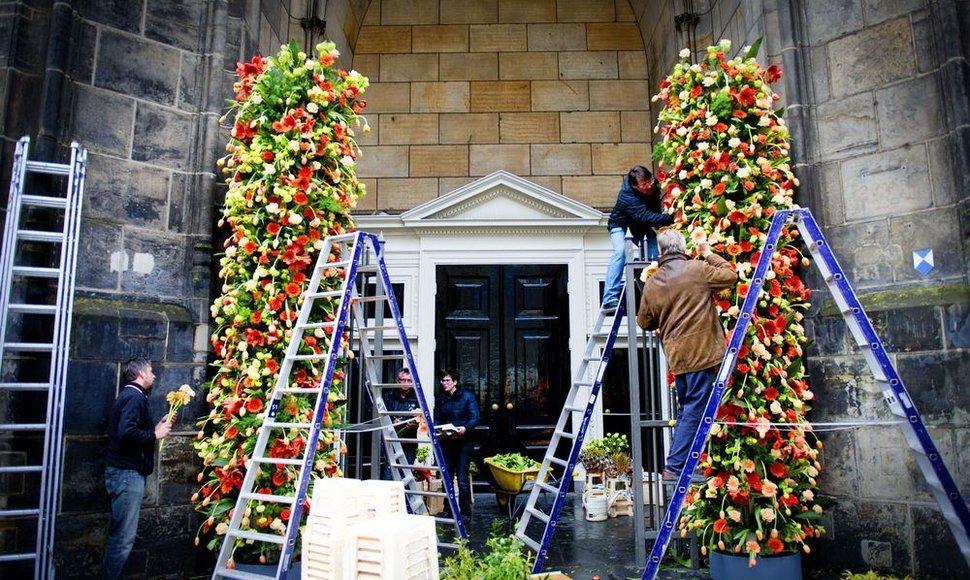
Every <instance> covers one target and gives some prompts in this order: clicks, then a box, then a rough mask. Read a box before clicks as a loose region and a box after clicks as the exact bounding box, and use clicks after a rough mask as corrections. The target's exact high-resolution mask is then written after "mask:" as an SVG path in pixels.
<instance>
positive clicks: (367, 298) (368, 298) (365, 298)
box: [354, 294, 387, 304]
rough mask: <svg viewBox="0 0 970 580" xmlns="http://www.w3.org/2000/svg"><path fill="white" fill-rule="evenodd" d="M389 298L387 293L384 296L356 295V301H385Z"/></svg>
mask: <svg viewBox="0 0 970 580" xmlns="http://www.w3.org/2000/svg"><path fill="white" fill-rule="evenodd" d="M385 300H387V295H386V294H385V295H383V296H354V303H355V304H356V303H358V302H384V301H385Z"/></svg>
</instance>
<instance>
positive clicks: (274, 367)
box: [266, 358, 280, 373]
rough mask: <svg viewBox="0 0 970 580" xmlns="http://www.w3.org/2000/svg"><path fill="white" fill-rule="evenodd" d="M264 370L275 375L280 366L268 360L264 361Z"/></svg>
mask: <svg viewBox="0 0 970 580" xmlns="http://www.w3.org/2000/svg"><path fill="white" fill-rule="evenodd" d="M266 370H268V371H269V372H271V373H275V372H276V371H278V370H280V364H279V363H278V362H276V361H275V360H273V359H271V358H268V359H266Z"/></svg>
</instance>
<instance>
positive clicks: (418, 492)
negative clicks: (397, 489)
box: [404, 489, 448, 497]
mask: <svg viewBox="0 0 970 580" xmlns="http://www.w3.org/2000/svg"><path fill="white" fill-rule="evenodd" d="M404 493H405V494H407V495H420V496H422V497H448V494H447V493H445V492H443V491H424V490H420V489H406V490H404Z"/></svg>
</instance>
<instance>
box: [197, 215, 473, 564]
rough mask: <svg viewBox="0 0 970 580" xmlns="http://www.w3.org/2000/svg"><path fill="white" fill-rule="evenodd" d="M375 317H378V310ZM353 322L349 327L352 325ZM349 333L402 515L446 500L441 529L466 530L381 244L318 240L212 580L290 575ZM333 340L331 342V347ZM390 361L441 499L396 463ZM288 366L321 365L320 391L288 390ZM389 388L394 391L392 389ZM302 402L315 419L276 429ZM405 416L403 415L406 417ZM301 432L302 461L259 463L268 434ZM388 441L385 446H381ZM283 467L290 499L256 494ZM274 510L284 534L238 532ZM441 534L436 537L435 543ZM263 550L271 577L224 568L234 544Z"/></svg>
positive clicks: (367, 238)
mask: <svg viewBox="0 0 970 580" xmlns="http://www.w3.org/2000/svg"><path fill="white" fill-rule="evenodd" d="M331 254H333V255H336V256H338V261H330V256H331ZM333 270H338V271H342V272H343V281H342V283H341V287H340V289H339V290H324V289H322V288H321V279H322V278H323V275H324V272H325V271H333ZM366 274H376V275H377V279H378V284H377V286H378V290H377V292H376V293H375V295H373V296H366V295H364V294H363V292H362V290H361V286H362V285H361V284H360V277H361V275H366ZM323 300H327V301H335V300H339V303H338V306H337V308H336V310H335V312H336V314H335V316H334V318H333V320H330V321H318V320H311V317H312V316H313V315H314V313H315V312H318V311H319V309H315V308H314V306H315V305H318V306H319V304H320V301H323ZM368 303H376V304H383V305H385V306H387V307H388V308H390V312H391V316H392V319H393V322H394V323H393V325H384V324H383V321H382V320H380V318H381V316H378V321H377V322H376V323H371V322H370V321H369V320H368V319H367V317H366V316H365V311H364V305H365V304H368ZM378 311H380V309H378ZM352 321H353V322H356V325H354V324H352ZM353 326H356V328H355V330H356V331H357V332H359V333H360V340H359V344H360V349H361V351H362V352H361V359H362V361H363V362H362V364H363V365H364V367H365V368H364V370H365V373H366V375H365V378H366V382H367V384H368V393H369V394H370V396H371V397H373V402H374V405H375V406H376V408H377V409H378V412H379V413H380V415H379V416H380V419H381V426H382V429H381V433H382V435H383V436H384V437H385V449H386V450H387V452H388V456H389V457H390V458H391V462H392V464H391V467H392V472H393V473H394V474H395V479H397V480H399V481H402V482H403V483H404V485H405V494H406V498H407V501H406V503H407V506H408V509H409V510H410V511H411V512H412V513H416V514H422V513H426V508H425V504H424V502H423V498H424V497H426V496H428V495H439V496H443V497H446V498H447V499H448V502H449V505H450V506H451V510H452V511H451V513H452V514H455V517H453V518H435V521H436V523H438V524H440V525H441V527H445V528H452V529H453V530H454V536H455V537H456V538H465V537H466V533H465V528H464V525H463V523H462V520H461V515H460V514H459V512H458V505H457V498H456V496H455V493H454V486H453V485H452V483H451V477H450V474H449V473H448V471H447V469H446V468H445V467H444V465H445V463H444V456H443V454H442V452H441V448H440V446H439V445H438V441H437V437H436V436H435V433H434V423H433V421H432V417H431V412H430V409H429V408H428V405H427V400H426V399H425V397H424V391H423V389H422V387H421V382H420V378H419V376H418V373H417V368H416V365H415V364H414V357H413V356H412V354H411V349H410V346H409V343H408V339H407V335H406V334H405V329H404V322H403V320H402V318H401V313H400V310H399V309H398V307H397V301H396V298H395V296H394V290H393V287H392V286H391V281H390V278H389V276H388V273H387V267H386V265H385V263H384V259H383V255H382V253H381V243H380V241H379V239H378V237H377V236H376V235H374V234H369V233H365V232H355V233H350V234H342V235H338V236H329V237H327V238H326V239H325V240H324V244H323V248H322V249H321V251H320V254H319V256H318V258H317V262H316V264H315V265H314V267H313V272H312V275H311V277H310V281H309V282H308V284H307V287H306V292H305V294H304V299H303V305H302V306H301V308H300V313H299V316H298V317H297V321H296V324H295V325H294V328H295V329H296V332H294V335H293V338H292V339H291V341H290V343H289V345H288V347H287V351H286V356H285V357H284V359H283V362H282V363H281V365H280V370H279V376H278V378H277V382H276V385H275V387H274V389H273V393H272V395H271V397H270V400H269V405H268V408H267V410H266V412H265V415H264V417H263V422H262V424H261V426H260V428H259V435H258V437H257V441H256V446H255V448H254V450H253V452H252V457H251V459H249V460H248V461H247V464H246V475H245V477H244V479H243V483H242V486H241V488H240V493H239V497H238V499H237V501H236V506H235V509H234V511H233V516H232V518H231V519H230V522H229V527H228V530H227V531H226V534H225V538H224V540H223V544H222V548H221V549H220V551H219V557H218V560H217V562H216V566H215V570H214V571H213V573H212V578H213V579H215V578H250V579H260V578H268V577H272V578H277V579H279V580H282V579H284V578H286V577H287V572H288V570H289V569H290V565H291V562H290V560H291V559H292V557H293V552H294V549H295V548H296V541H297V535H298V532H299V524H300V522H301V520H302V518H303V511H304V504H305V500H306V497H307V488H308V486H309V483H310V479H311V476H312V465H313V463H314V461H315V457H316V454H315V453H314V452H313V451H312V450H315V449H316V448H317V443H318V442H319V439H320V432H321V431H322V430H323V416H324V413H325V412H326V407H327V405H326V403H327V401H328V396H329V393H330V387H331V385H332V383H333V375H334V371H335V370H336V369H337V364H338V358H343V357H346V356H347V353H346V352H345V350H344V348H342V347H341V343H342V338H343V337H344V336H345V333H347V332H349V330H350V329H351V327H353ZM318 330H322V331H324V333H326V335H327V336H326V337H325V338H324V339H323V341H322V342H323V343H324V344H325V345H326V347H327V349H326V352H320V353H316V352H314V353H312V354H306V353H307V351H308V350H309V349H307V348H304V347H305V345H306V343H305V340H304V339H305V337H306V336H307V333H309V334H310V335H311V336H312V335H313V333H314V332H316V331H318ZM393 330H396V331H397V336H398V339H399V341H400V344H401V345H402V347H403V349H404V353H403V354H401V355H396V354H395V355H385V354H384V353H383V352H382V351H381V350H380V349H379V348H378V349H375V348H374V346H377V347H380V346H381V338H382V336H383V335H382V333H383V332H384V331H393ZM334 337H336V339H334ZM392 359H397V360H400V361H402V362H403V363H404V364H405V365H406V366H407V368H408V369H410V371H411V376H412V378H413V380H414V389H415V392H416V394H417V396H418V400H419V403H420V406H421V413H422V415H423V417H424V420H425V422H426V423H427V425H428V427H429V432H430V433H429V435H430V443H431V446H432V450H433V451H434V454H435V458H436V459H437V464H438V466H439V467H438V468H437V469H438V471H439V472H440V474H441V478H442V480H443V484H444V489H445V492H443V493H442V492H425V491H421V490H419V489H418V485H417V480H416V479H415V478H414V476H413V473H412V471H413V470H414V469H418V468H420V469H422V470H423V469H428V467H426V466H412V465H408V464H406V463H404V462H403V458H404V452H403V448H402V447H401V443H402V442H407V440H402V438H398V437H396V433H395V431H394V427H393V423H392V419H393V418H394V417H396V414H395V413H391V412H388V411H387V409H386V408H385V407H384V405H383V399H382V398H381V396H380V393H381V392H382V391H383V390H384V389H386V388H389V385H388V384H386V383H382V382H380V377H381V375H382V373H381V370H382V363H383V361H385V360H392ZM295 361H322V362H324V364H325V368H324V372H323V373H322V379H321V382H320V385H319V386H317V387H315V388H301V387H290V386H289V385H290V373H291V371H292V370H293V363H294V362H295ZM395 386H396V385H395ZM289 395H292V396H306V397H311V398H312V399H313V401H314V414H313V420H312V421H311V422H305V423H302V422H301V423H285V422H279V421H276V420H275V419H276V414H277V411H278V410H279V408H280V405H281V401H282V400H283V397H284V396H289ZM409 415H410V414H409ZM294 428H295V429H300V430H301V432H305V433H306V442H307V443H306V446H305V447H304V456H303V459H279V458H272V457H268V456H266V450H267V445H268V443H269V442H270V437H271V433H272V432H273V431H278V430H280V429H294ZM388 439H390V440H388ZM263 465H267V466H277V465H289V466H293V467H295V466H299V476H298V478H297V480H296V482H297V483H296V486H295V490H296V493H295V495H288V496H281V495H268V494H261V493H258V492H255V491H254V490H255V484H256V477H257V472H259V470H260V466H263ZM267 502H269V503H281V504H286V505H287V506H290V510H291V511H290V518H289V521H288V522H287V524H286V529H285V531H284V532H283V533H282V534H281V535H275V534H267V533H263V532H256V531H253V530H250V529H246V528H244V527H243V514H244V512H245V511H246V508H247V507H251V506H252V505H253V504H254V503H255V504H260V503H267ZM440 535H442V534H441V530H439V536H440ZM250 540H252V541H257V542H265V543H270V544H275V545H278V546H279V547H280V548H279V549H280V556H279V562H278V564H277V568H276V572H275V574H274V575H273V576H266V575H261V574H256V573H252V572H244V571H242V570H237V569H235V568H234V565H233V564H232V563H231V560H232V553H233V550H234V548H235V546H236V543H237V542H246V541H250ZM449 546H453V544H447V543H444V544H443V543H439V547H449Z"/></svg>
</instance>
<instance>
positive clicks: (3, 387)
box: [0, 383, 51, 391]
mask: <svg viewBox="0 0 970 580" xmlns="http://www.w3.org/2000/svg"><path fill="white" fill-rule="evenodd" d="M50 388H51V386H50V384H48V383H0V391H46V390H48V389H50Z"/></svg>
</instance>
